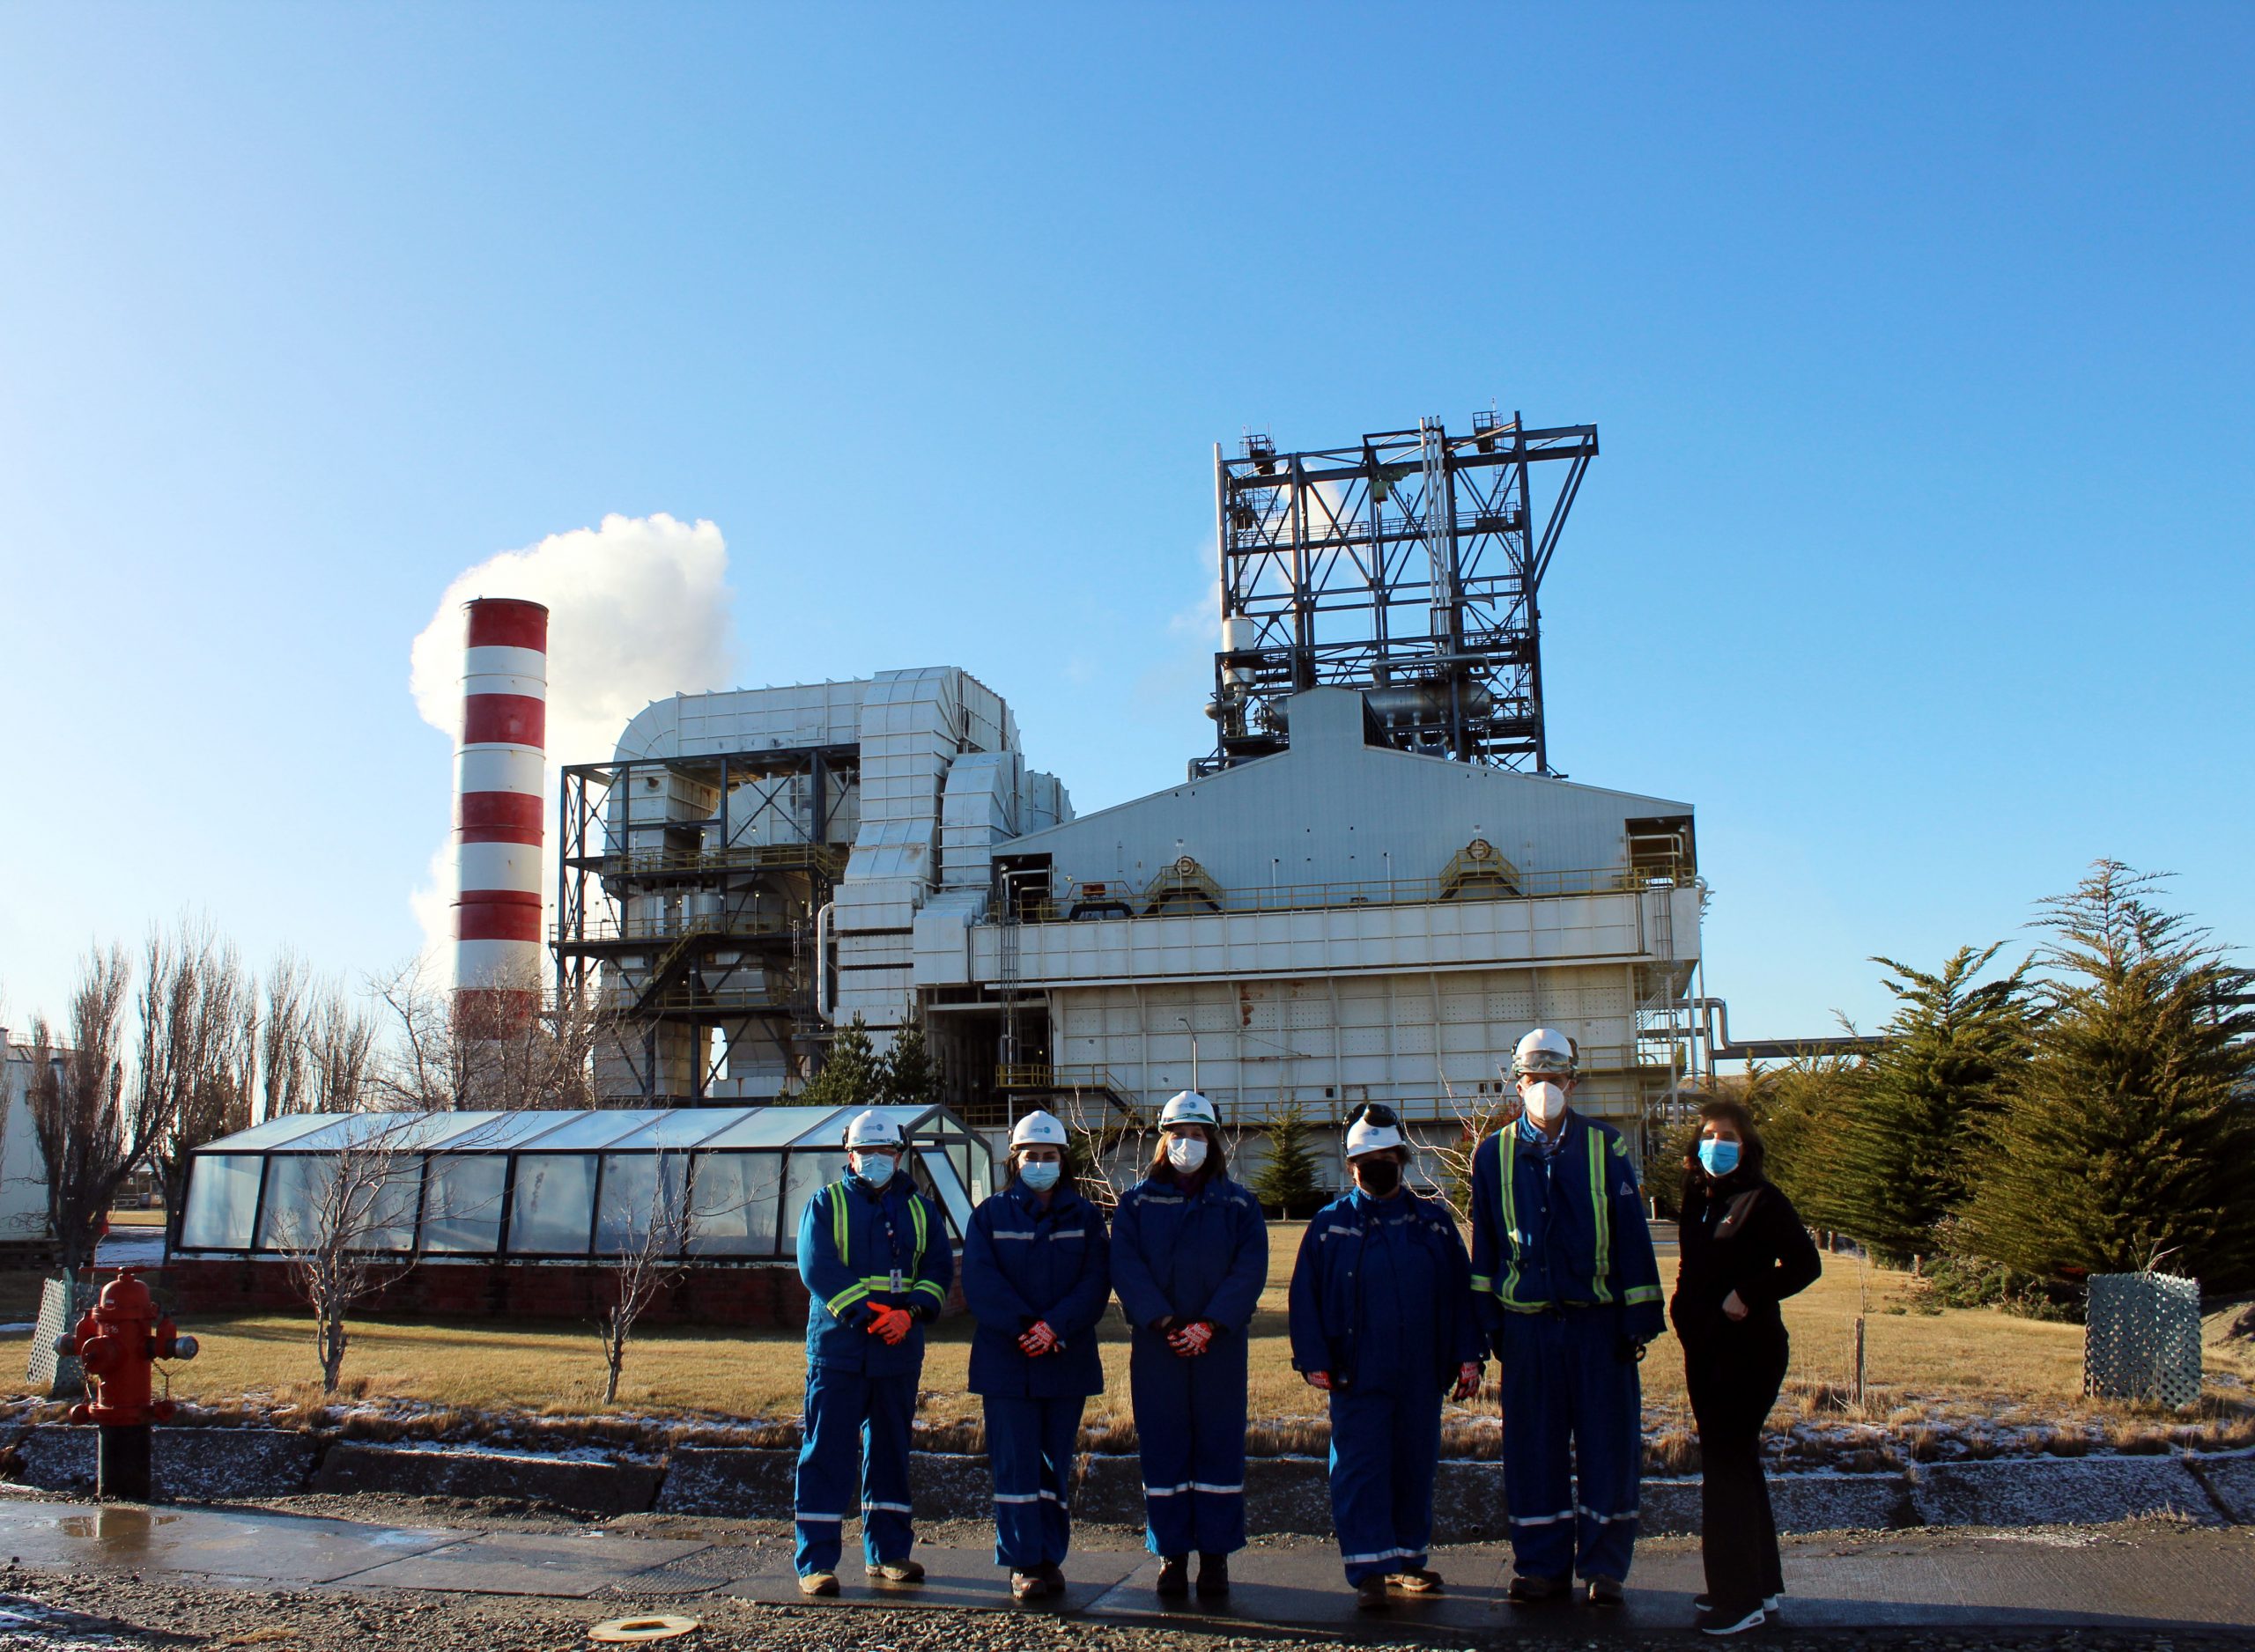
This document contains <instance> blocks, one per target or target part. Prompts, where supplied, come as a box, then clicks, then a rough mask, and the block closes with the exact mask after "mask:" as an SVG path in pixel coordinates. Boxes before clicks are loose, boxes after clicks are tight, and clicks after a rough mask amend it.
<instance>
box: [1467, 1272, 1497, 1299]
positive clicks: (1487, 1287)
mask: <svg viewBox="0 0 2255 1652" xmlns="http://www.w3.org/2000/svg"><path fill="white" fill-rule="evenodd" d="M1495 1289H1496V1281H1495V1280H1493V1279H1492V1278H1491V1277H1490V1276H1489V1275H1487V1274H1485V1273H1475V1274H1474V1275H1473V1276H1472V1294H1474V1295H1475V1296H1488V1295H1491V1294H1494V1292H1495Z"/></svg>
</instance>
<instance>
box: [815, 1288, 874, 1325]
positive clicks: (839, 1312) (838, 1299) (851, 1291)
mask: <svg viewBox="0 0 2255 1652" xmlns="http://www.w3.org/2000/svg"><path fill="white" fill-rule="evenodd" d="M868 1294H869V1281H868V1280H861V1282H860V1283H858V1284H854V1285H849V1286H847V1287H846V1288H845V1289H844V1290H842V1291H840V1292H839V1293H838V1294H837V1295H835V1296H833V1297H832V1298H831V1299H830V1301H829V1302H826V1303H824V1306H825V1307H826V1308H828V1309H830V1311H831V1313H832V1315H833V1316H837V1317H840V1318H842V1317H844V1316H845V1313H846V1310H847V1309H849V1308H851V1307H852V1306H853V1305H854V1303H856V1302H860V1301H861V1299H862V1298H863V1297H865V1296H867V1295H868Z"/></svg>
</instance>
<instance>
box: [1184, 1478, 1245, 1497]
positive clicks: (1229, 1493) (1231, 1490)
mask: <svg viewBox="0 0 2255 1652" xmlns="http://www.w3.org/2000/svg"><path fill="white" fill-rule="evenodd" d="M1190 1489H1191V1490H1192V1491H1194V1492H1211V1493H1214V1494H1215V1495H1216V1496H1217V1497H1242V1496H1244V1495H1245V1482H1244V1481H1242V1480H1239V1481H1238V1483H1237V1484H1236V1485H1234V1486H1209V1485H1207V1484H1206V1482H1205V1481H1203V1480H1193V1481H1191V1482H1190Z"/></svg>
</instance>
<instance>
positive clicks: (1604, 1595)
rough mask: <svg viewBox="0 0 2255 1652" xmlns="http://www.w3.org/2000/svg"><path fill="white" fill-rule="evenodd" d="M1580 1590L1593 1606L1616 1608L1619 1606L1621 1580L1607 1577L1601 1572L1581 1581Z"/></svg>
mask: <svg viewBox="0 0 2255 1652" xmlns="http://www.w3.org/2000/svg"><path fill="white" fill-rule="evenodd" d="M1582 1589H1583V1591H1584V1593H1585V1594H1586V1596H1587V1597H1588V1600H1589V1604H1591V1605H1593V1606H1618V1605H1619V1604H1621V1600H1622V1595H1621V1580H1620V1579H1619V1578H1617V1577H1608V1576H1606V1575H1605V1574H1604V1573H1602V1572H1597V1573H1593V1574H1592V1575H1590V1576H1588V1577H1586V1578H1584V1579H1582Z"/></svg>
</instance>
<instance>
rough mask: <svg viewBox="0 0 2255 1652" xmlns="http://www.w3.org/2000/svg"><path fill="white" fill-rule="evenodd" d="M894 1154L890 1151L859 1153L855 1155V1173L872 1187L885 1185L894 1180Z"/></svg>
mask: <svg viewBox="0 0 2255 1652" xmlns="http://www.w3.org/2000/svg"><path fill="white" fill-rule="evenodd" d="M894 1168H895V1167H894V1165H893V1162H892V1155H891V1154H889V1153H857V1154H854V1175H855V1176H860V1177H861V1180H863V1181H864V1182H867V1183H868V1184H869V1185H870V1186H871V1187H883V1186H884V1184H886V1183H887V1182H890V1181H891V1180H892V1172H893V1169H894Z"/></svg>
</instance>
